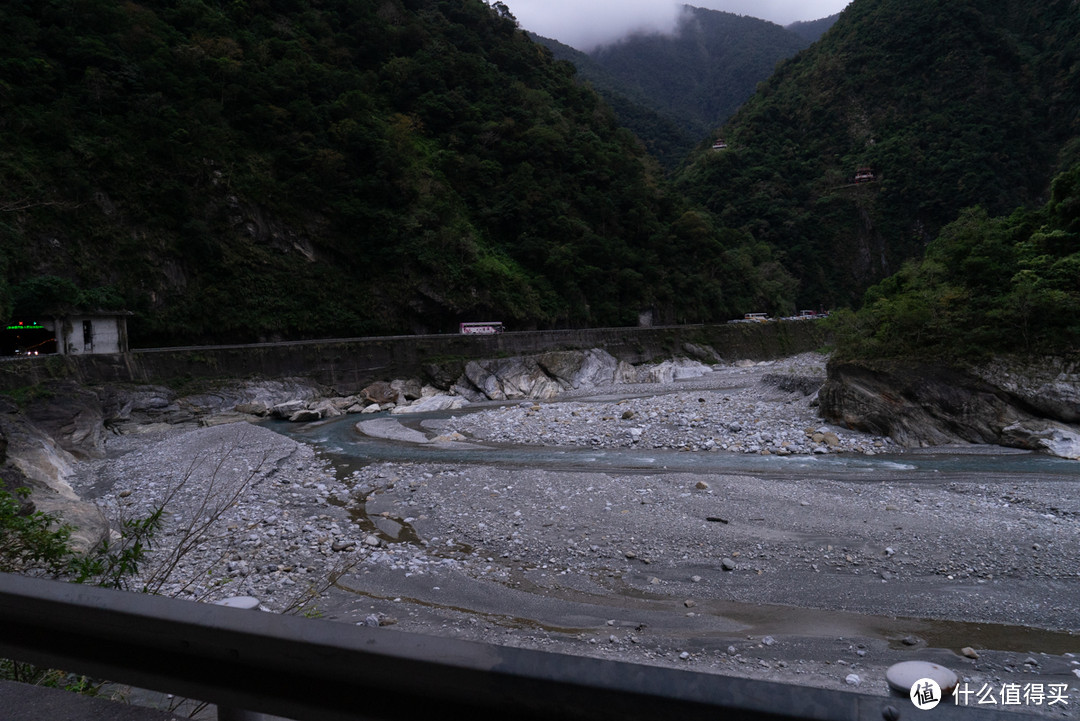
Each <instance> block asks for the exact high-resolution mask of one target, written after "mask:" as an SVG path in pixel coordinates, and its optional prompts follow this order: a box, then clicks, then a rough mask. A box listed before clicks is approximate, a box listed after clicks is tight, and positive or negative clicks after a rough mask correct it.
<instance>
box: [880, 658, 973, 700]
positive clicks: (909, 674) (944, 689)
mask: <svg viewBox="0 0 1080 721" xmlns="http://www.w3.org/2000/svg"><path fill="white" fill-rule="evenodd" d="M924 678H929V679H932V680H934V681H935V682H937V685H938V686H939V687H940V688H941V693H942V695H943V696H948V695H949V694H951V693H952V692H953V689H955V688H956V683H957V680H958V679H957V676H956V674H955V673H953V672H952V671H950V670H949V669H947V668H945V667H944V666H940V665H938V664H936V663H930V662H929V661H901V662H900V663H896V664H893V665H892V666H889V668H888V669H886V671H885V680H886V681H887V682H888V684H889V688H891V689H892V690H894V691H896V692H897V693H900V694H903V695H904V696H907V695H908V694H909V693H911V687H912V686H913V685H915V682H916V681H918V680H920V679H924Z"/></svg>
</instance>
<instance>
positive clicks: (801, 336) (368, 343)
mask: <svg viewBox="0 0 1080 721" xmlns="http://www.w3.org/2000/svg"><path fill="white" fill-rule="evenodd" d="M686 344H694V345H697V346H709V347H711V348H713V349H714V350H715V351H716V352H717V353H718V354H719V355H720V357H722V358H723V359H725V360H728V361H734V360H740V359H744V358H746V359H751V360H765V359H769V358H779V357H783V356H786V355H793V354H795V353H801V352H804V351H809V350H816V349H818V348H820V347H821V346H822V345H824V344H825V333H824V330H823V329H822V327H821V324H820V323H818V322H814V321H798V322H779V323H762V324H744V323H736V324H725V325H696V326H665V327H658V328H599V329H588V330H561V331H532V332H522V333H502V334H499V335H490V336H476V335H469V336H466V335H425V336H388V337H375V338H350V339H334V340H320V341H297V342H289V343H263V344H254V345H238V346H200V347H188V348H162V349H144V350H134V351H131V352H129V353H118V354H100V355H83V356H77V357H64V356H39V357H37V358H25V359H18V360H8V361H4V362H0V390H12V389H15V388H20V387H26V386H31V385H35V384H37V383H40V382H43V381H45V380H49V379H60V378H70V379H74V380H77V381H79V382H81V383H84V384H97V383H107V382H134V383H157V384H175V383H182V382H185V381H192V380H215V379H228V378H285V377H292V376H299V377H306V378H311V379H313V380H315V381H318V382H320V383H324V384H326V385H329V386H332V387H333V388H335V389H336V390H337V391H339V392H341V393H351V392H354V391H356V390H359V389H360V388H363V387H364V386H366V385H368V384H370V383H372V382H374V381H377V380H392V379H394V378H410V377H419V378H423V377H425V375H426V373H425V368H426V367H427V366H429V365H431V364H437V365H441V366H450V367H453V366H454V365H460V366H462V367H463V366H464V364H465V362H467V361H469V360H473V359H479V358H494V357H509V356H518V355H527V354H531V353H541V352H544V351H549V350H582V349H589V348H603V349H605V350H606V351H608V352H609V353H611V354H612V355H613V356H615V357H616V358H619V359H620V360H625V361H627V362H629V363H643V362H648V361H652V360H661V359H664V358H670V357H673V356H677V355H692V354H688V353H687V350H686V348H685V346H686Z"/></svg>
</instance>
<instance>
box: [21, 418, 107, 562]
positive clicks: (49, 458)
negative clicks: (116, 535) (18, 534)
mask: <svg viewBox="0 0 1080 721" xmlns="http://www.w3.org/2000/svg"><path fill="white" fill-rule="evenodd" d="M84 400H86V399H85V398H80V401H84ZM44 415H45V416H46V417H48V418H53V419H54V420H55V418H54V416H53V414H52V413H51V412H50V413H45V414H44ZM98 417H99V420H100V415H99V416H98ZM0 439H2V443H0V445H2V446H3V449H4V452H3V453H2V454H0V487H3V488H5V489H6V490H8V491H11V490H14V489H15V488H20V487H25V488H29V489H30V497H29V502H30V504H31V510H37V511H42V512H44V513H49V514H53V515H56V516H57V517H59V518H61V519H62V520H63V522H64V523H67V524H69V525H71V526H73V527H74V531H73V532H72V535H71V542H72V545H73V546H74V547H75V548H78V549H80V550H87V549H89V548H91V547H92V546H94V545H96V544H98V543H99V542H100V541H102V540H103V539H104V538H105V537H106V534H107V533H108V530H109V528H108V522H107V521H106V520H105V517H104V516H103V515H102V513H101V511H100V510H98V508H97V506H95V505H94V504H92V503H88V502H85V501H82V500H80V499H79V498H78V496H77V495H76V494H75V492H74V491H73V490H72V488H71V485H70V484H69V482H68V481H69V479H70V477H71V476H72V474H73V473H74V470H75V463H76V459H75V456H73V455H72V454H71V453H69V452H68V451H67V450H65V449H64V448H63V446H62V445H61V444H60V443H58V442H57V440H56V439H54V438H53V437H52V436H51V435H50V434H49V433H47V432H45V431H43V430H42V429H41V428H39V427H38V426H37V425H35V424H34V422H32V421H31V420H30V419H29V418H27V416H26V415H24V414H23V413H22V412H20V409H19V408H18V407H17V406H16V405H15V404H14V403H11V402H10V401H8V400H7V399H4V398H0Z"/></svg>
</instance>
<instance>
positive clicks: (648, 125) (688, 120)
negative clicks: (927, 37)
mask: <svg viewBox="0 0 1080 721" xmlns="http://www.w3.org/2000/svg"><path fill="white" fill-rule="evenodd" d="M538 40H539V41H540V42H543V43H544V44H545V45H546V46H547V47H548V48H549V49H551V51H552V52H553V53H554V54H555V57H557V58H559V59H563V60H569V61H571V62H573V63H574V64H575V66H577V69H578V72H579V73H580V75H581V77H582V78H584V79H586V80H588V81H589V82H590V83H592V84H593V86H594V87H596V88H597V90H598V91H599V92H600V93H601V94H602V95H604V97H605V98H607V99H609V101H610V102H611V103H612V105H613V106H614V108H615V110H616V113H617V114H618V117H619V120H620V121H621V122H622V123H623V124H624V125H626V127H628V128H630V129H631V130H633V131H634V132H635V133H636V134H637V135H638V136H639V137H641V138H642V140H643V141H644V142H645V144H646V145H647V146H649V148H650V149H651V150H652V151H653V152H654V153H656V154H657V155H658V157H660V159H661V160H662V161H664V162H665V165H666V166H668V167H673V166H674V165H675V164H677V163H678V162H680V161H681V160H682V159H683V157H685V155H686V153H688V152H689V151H690V150H691V149H693V147H694V145H696V144H697V143H698V142H699V141H700V140H701V138H703V137H705V136H706V135H708V134H709V133H711V132H712V131H713V129H714V128H716V127H717V126H718V125H720V124H722V123H723V122H724V121H725V120H727V119H728V118H729V117H730V116H731V115H732V114H733V113H734V112H735V110H736V109H737V108H738V107H739V106H740V105H741V104H742V103H743V102H744V101H746V99H747V98H749V97H750V96H751V95H752V94H753V93H754V88H755V87H756V86H757V84H758V83H759V82H761V81H762V80H765V79H766V78H768V77H769V76H770V75H771V74H772V72H773V70H774V68H775V67H776V64H777V62H778V61H780V60H782V59H784V58H789V57H791V56H792V55H794V54H795V53H797V52H798V51H799V50H801V49H803V48H805V47H806V46H807V45H809V44H810V43H811V42H812V40H809V39H806V38H804V37H803V36H801V35H799V34H796V33H794V32H791V31H789V30H786V29H784V28H783V27H781V26H779V25H777V24H775V23H771V22H768V21H766V20H759V19H757V18H752V17H745V16H742V15H735V14H732V13H726V12H719V11H716V10H707V9H703V8H696V7H691V6H689V5H687V6H684V8H683V14H682V16H681V18H680V20H679V24H678V28H677V30H676V32H675V33H674V34H672V35H665V34H648V33H639V34H634V35H631V36H629V37H627V38H624V39H622V40H620V41H618V42H616V43H612V44H610V45H604V46H601V47H598V48H596V49H595V50H592V51H590V52H589V53H581V52H578V51H576V50H574V49H573V48H569V47H567V46H565V45H561V44H560V43H558V42H556V41H553V40H548V39H545V38H538ZM627 101H629V102H627ZM636 105H640V106H644V107H645V108H647V109H648V110H649V111H652V113H653V114H654V115H642V114H641V112H640V111H637V112H636V113H632V112H629V111H630V110H631V109H632V108H634V107H635V106H636ZM663 120H666V121H668V122H669V123H671V124H673V125H674V127H675V128H677V129H678V131H679V132H680V135H681V137H678V138H675V137H673V136H672V134H671V132H670V126H668V125H666V124H665V123H663V122H662V121H663ZM676 142H677V143H678V145H676V146H674V151H673V150H672V143H676Z"/></svg>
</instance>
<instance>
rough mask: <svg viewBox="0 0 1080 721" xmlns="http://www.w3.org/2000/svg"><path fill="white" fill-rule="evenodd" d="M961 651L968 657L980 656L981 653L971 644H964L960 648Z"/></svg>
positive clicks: (975, 657)
mask: <svg viewBox="0 0 1080 721" xmlns="http://www.w3.org/2000/svg"><path fill="white" fill-rule="evenodd" d="M960 653H961V655H964V656H967V657H968V658H972V659H978V658H979V654H978V653H976V651H975V649H973V648H972V647H971V646H964V647H963V648H962V649H960Z"/></svg>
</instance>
